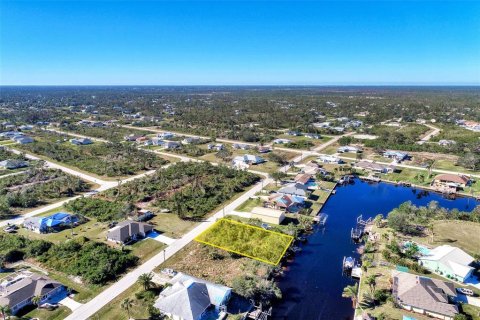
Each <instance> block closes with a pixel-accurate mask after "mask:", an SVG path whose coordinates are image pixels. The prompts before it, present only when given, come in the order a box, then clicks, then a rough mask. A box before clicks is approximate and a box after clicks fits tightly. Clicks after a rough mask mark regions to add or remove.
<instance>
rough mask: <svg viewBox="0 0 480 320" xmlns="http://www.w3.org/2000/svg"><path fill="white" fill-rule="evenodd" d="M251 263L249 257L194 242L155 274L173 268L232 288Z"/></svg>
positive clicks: (157, 269)
mask: <svg viewBox="0 0 480 320" xmlns="http://www.w3.org/2000/svg"><path fill="white" fill-rule="evenodd" d="M250 262H252V260H251V259H249V258H247V257H242V256H239V255H235V254H230V253H228V252H226V251H224V250H220V249H216V248H213V247H210V246H207V245H203V244H201V243H198V242H195V241H193V242H190V243H189V244H188V245H186V246H185V247H184V248H183V249H182V250H180V251H179V252H178V253H176V254H175V255H174V256H172V257H171V258H169V259H168V260H167V261H165V262H164V263H162V264H161V265H159V266H158V267H157V268H156V269H155V272H160V271H161V270H162V269H163V268H171V269H173V270H175V271H178V272H183V273H186V274H189V275H191V276H194V277H197V278H201V279H205V280H208V281H212V282H215V283H223V284H225V285H227V286H231V285H232V281H233V279H234V278H236V277H237V276H239V275H241V274H243V273H244V272H245V270H244V265H246V264H247V263H250ZM258 263H260V264H262V263H261V262H258ZM262 265H264V266H265V267H266V266H267V265H266V264H262Z"/></svg>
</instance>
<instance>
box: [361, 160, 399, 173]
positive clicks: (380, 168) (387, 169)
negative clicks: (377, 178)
mask: <svg viewBox="0 0 480 320" xmlns="http://www.w3.org/2000/svg"><path fill="white" fill-rule="evenodd" d="M353 167H354V168H355V169H360V170H366V171H370V172H375V173H392V172H394V171H395V167H393V166H388V165H383V164H379V163H375V162H371V161H366V160H362V161H359V162H357V163H355V164H354V165H353Z"/></svg>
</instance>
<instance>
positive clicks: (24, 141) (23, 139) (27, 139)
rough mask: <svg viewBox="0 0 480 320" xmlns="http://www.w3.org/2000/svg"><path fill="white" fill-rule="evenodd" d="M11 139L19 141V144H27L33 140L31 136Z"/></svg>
mask: <svg viewBox="0 0 480 320" xmlns="http://www.w3.org/2000/svg"><path fill="white" fill-rule="evenodd" d="M13 140H14V141H15V142H16V143H19V144H27V143H32V142H34V141H35V140H33V138H32V137H29V136H21V137H16V138H13Z"/></svg>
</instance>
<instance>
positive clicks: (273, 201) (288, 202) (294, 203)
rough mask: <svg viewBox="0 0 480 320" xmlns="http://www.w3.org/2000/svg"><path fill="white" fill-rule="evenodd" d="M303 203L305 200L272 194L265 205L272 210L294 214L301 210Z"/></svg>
mask: <svg viewBox="0 0 480 320" xmlns="http://www.w3.org/2000/svg"><path fill="white" fill-rule="evenodd" d="M304 203H305V199H304V198H302V197H297V196H292V195H288V194H281V193H274V194H272V195H270V196H269V197H268V202H267V205H268V206H269V207H271V208H273V209H277V210H285V211H287V212H291V213H295V212H298V211H299V210H300V209H301V208H303V205H304Z"/></svg>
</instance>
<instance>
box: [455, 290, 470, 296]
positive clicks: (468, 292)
mask: <svg viewBox="0 0 480 320" xmlns="http://www.w3.org/2000/svg"><path fill="white" fill-rule="evenodd" d="M457 291H458V292H459V293H461V294H464V295H466V296H473V295H474V293H473V291H472V290H470V289H467V288H457Z"/></svg>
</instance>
